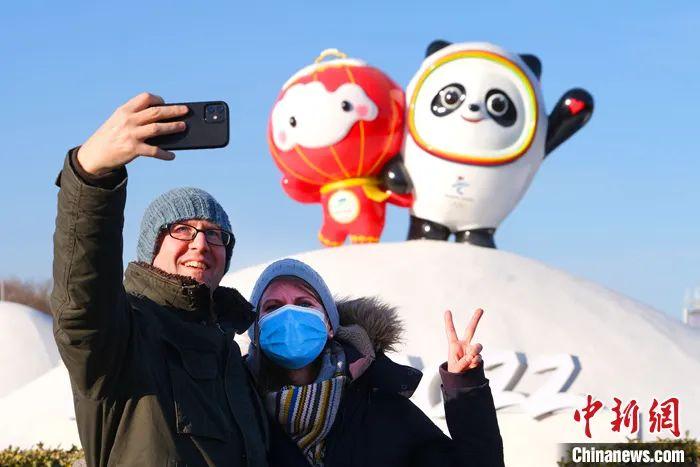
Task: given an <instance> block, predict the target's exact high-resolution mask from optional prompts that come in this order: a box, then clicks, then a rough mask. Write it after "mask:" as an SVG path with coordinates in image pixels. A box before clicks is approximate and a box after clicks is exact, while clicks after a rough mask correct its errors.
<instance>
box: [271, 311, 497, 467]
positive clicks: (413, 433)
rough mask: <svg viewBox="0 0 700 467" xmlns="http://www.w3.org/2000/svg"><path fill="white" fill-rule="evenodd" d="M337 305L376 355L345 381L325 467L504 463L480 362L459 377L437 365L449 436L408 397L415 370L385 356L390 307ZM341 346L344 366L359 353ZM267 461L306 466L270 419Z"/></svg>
mask: <svg viewBox="0 0 700 467" xmlns="http://www.w3.org/2000/svg"><path fill="white" fill-rule="evenodd" d="M338 308H339V312H340V320H341V326H345V325H349V324H354V325H359V326H360V327H363V328H364V329H365V330H366V331H367V334H368V335H369V337H370V339H371V341H372V342H373V344H374V345H375V350H376V355H375V358H374V361H373V362H372V363H371V364H370V366H369V367H368V369H367V370H366V371H365V372H364V373H363V374H362V375H361V376H360V377H358V378H356V379H355V380H353V381H352V382H351V383H349V384H348V385H346V387H345V390H344V392H343V396H342V400H341V406H340V409H339V412H338V415H337V416H336V419H335V422H334V424H333V426H332V428H331V431H330V432H329V434H328V437H327V438H326V453H325V457H324V465H325V467H373V466H376V467H393V466H396V467H398V466H401V467H419V466H420V467H423V466H424V467H439V466H499V467H500V466H503V444H502V441H501V436H500V431H499V428H498V421H497V419H496V410H495V408H494V404H493V398H492V396H491V389H490V388H489V384H488V380H487V379H486V378H485V376H484V371H483V367H482V366H480V367H478V368H476V369H474V370H470V371H468V372H466V373H463V374H459V375H455V374H450V373H448V372H447V371H446V368H445V365H443V366H442V367H441V368H440V374H441V377H442V381H443V390H442V394H443V397H444V401H445V414H446V418H447V425H448V427H449V430H450V434H451V437H452V438H451V439H450V437H448V436H446V435H445V434H444V433H443V432H442V431H441V430H440V429H439V428H438V427H437V426H436V425H435V424H434V423H433V422H432V421H431V420H430V419H429V418H428V417H427V416H426V415H425V414H424V413H423V412H422V411H421V410H420V409H419V408H418V407H416V406H415V405H414V404H413V403H412V402H411V401H410V400H409V399H408V397H407V396H410V394H412V392H413V391H414V390H415V388H416V387H417V385H418V383H419V382H420V378H421V376H422V375H421V373H420V372H419V371H418V370H416V369H414V368H411V367H408V366H403V365H399V364H397V363H395V362H393V361H391V360H390V359H389V358H388V357H387V356H386V355H385V354H384V351H385V350H389V349H390V348H391V347H392V346H393V345H394V344H395V343H396V338H398V336H399V330H397V329H396V324H397V320H396V315H395V312H394V310H393V309H391V308H389V307H386V306H385V305H382V304H381V303H379V302H378V301H376V300H367V299H358V300H352V301H347V302H339V303H338ZM358 309H359V310H358ZM387 313H388V314H387ZM340 335H341V334H338V335H337V336H338V337H339V336H340ZM341 342H342V341H341ZM342 344H343V347H344V350H345V353H346V356H347V359H348V363H349V364H352V363H353V362H355V361H358V360H359V359H361V358H363V355H362V354H361V353H360V352H359V351H358V350H357V349H356V348H355V347H353V346H352V345H349V344H348V343H347V342H342ZM268 459H269V462H270V465H271V466H275V467H283V466H284V467H302V466H305V467H308V465H309V464H308V462H307V461H306V459H305V458H304V456H303V455H302V453H301V451H300V449H299V448H298V447H297V445H296V443H294V441H293V440H292V439H291V438H290V437H289V436H288V435H287V434H286V433H285V432H284V431H283V430H282V428H281V427H280V425H279V424H277V423H275V422H274V421H272V420H271V421H270V454H269V457H268Z"/></svg>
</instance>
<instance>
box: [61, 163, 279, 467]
mask: <svg viewBox="0 0 700 467" xmlns="http://www.w3.org/2000/svg"><path fill="white" fill-rule="evenodd" d="M77 170H78V168H77V167H76V166H75V161H74V160H71V159H70V158H69V159H67V160H66V163H65V166H64V169H63V172H62V173H61V176H60V179H59V182H60V187H61V190H60V191H59V194H58V216H57V218H56V233H55V235H54V264H53V267H54V288H53V292H52V297H51V306H52V310H53V314H54V334H55V338H56V343H57V344H58V348H59V351H60V353H61V357H62V358H63V361H64V362H65V364H66V367H67V368H68V372H69V374H70V379H71V385H72V389H73V395H74V402H75V413H76V419H77V423H78V432H79V434H80V440H81V443H82V445H83V448H84V450H85V458H86V461H87V464H88V465H90V466H112V465H115V466H116V465H128V466H149V467H150V466H183V465H187V466H205V465H208V466H211V465H227V466H228V465H241V466H262V465H266V459H265V444H264V438H265V432H266V429H267V426H266V425H267V424H266V417H265V415H264V411H263V409H262V405H261V403H260V400H259V398H258V397H257V394H256V393H255V391H254V390H253V386H252V384H251V380H250V379H249V375H248V373H247V369H246V368H245V366H244V365H243V362H242V359H241V354H240V350H239V348H238V345H237V344H236V343H235V342H234V341H233V334H234V330H238V331H243V330H244V329H246V328H247V327H248V325H249V323H250V321H251V319H252V313H251V307H250V304H249V303H248V302H247V301H246V300H245V299H244V298H243V297H242V296H241V295H240V294H239V293H238V292H237V291H235V290H234V289H228V288H225V287H219V288H217V289H216V290H215V292H214V295H213V299H212V298H211V297H210V292H209V289H208V288H207V287H206V286H204V285H202V284H197V283H196V282H195V281H194V280H192V279H190V278H185V277H181V276H172V275H167V274H165V273H163V272H162V271H159V270H156V269H155V268H153V267H151V266H149V265H145V264H137V263H132V264H130V265H129V267H128V268H127V271H126V277H125V279H124V282H122V280H123V276H122V225H123V212H124V204H125V200H126V172H125V171H124V170H121V171H119V172H120V173H115V174H111V175H110V177H111V182H110V183H112V186H105V185H106V184H107V182H106V181H105V183H104V184H103V186H93V185H89V184H87V183H85V180H84V179H82V178H81V177H80V176H79V175H78V173H77ZM214 318H216V321H215V320H214Z"/></svg>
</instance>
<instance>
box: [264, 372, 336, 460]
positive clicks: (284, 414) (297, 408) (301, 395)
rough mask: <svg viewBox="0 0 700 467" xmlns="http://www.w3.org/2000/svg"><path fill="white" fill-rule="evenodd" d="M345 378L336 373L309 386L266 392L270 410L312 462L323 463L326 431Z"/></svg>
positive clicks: (267, 405)
mask: <svg viewBox="0 0 700 467" xmlns="http://www.w3.org/2000/svg"><path fill="white" fill-rule="evenodd" d="M346 379H347V378H346V377H345V376H343V375H342V374H339V373H336V375H335V376H333V377H332V378H330V379H326V380H324V381H318V382H315V383H311V384H308V385H306V386H284V387H283V388H282V389H280V390H279V391H277V392H270V393H268V394H267V397H266V409H267V411H268V413H269V414H270V416H272V417H274V419H275V420H276V421H277V422H278V423H279V424H280V425H281V426H282V428H283V429H284V431H286V432H287V434H288V435H289V436H290V437H291V438H292V439H293V440H294V442H296V443H297V445H298V446H299V448H300V449H301V451H302V452H303V453H304V456H305V457H306V459H307V460H308V461H309V463H310V464H311V465H313V466H322V465H323V456H324V451H325V439H326V435H327V434H328V432H329V431H330V429H331V427H332V426H333V421H334V420H335V416H336V414H337V413H338V407H339V406H340V397H341V395H342V392H343V387H344V385H345V381H346Z"/></svg>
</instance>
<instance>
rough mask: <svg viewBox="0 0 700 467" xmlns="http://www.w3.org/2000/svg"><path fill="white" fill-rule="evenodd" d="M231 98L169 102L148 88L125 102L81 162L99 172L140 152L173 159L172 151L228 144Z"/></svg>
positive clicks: (86, 147)
mask: <svg viewBox="0 0 700 467" xmlns="http://www.w3.org/2000/svg"><path fill="white" fill-rule="evenodd" d="M228 120H229V119H228V106H227V105H226V103H225V102H218V101H217V102H194V103H186V104H170V105H164V102H163V99H162V98H161V97H159V96H156V95H153V94H149V93H142V94H139V95H138V96H136V97H134V98H132V99H130V100H129V101H128V102H127V103H125V104H124V105H122V106H120V107H119V108H118V109H117V110H116V111H115V112H114V113H113V114H112V115H111V116H110V117H109V118H108V119H107V121H106V122H105V123H104V124H103V125H102V126H101V127H100V128H98V129H97V131H95V133H93V134H92V136H90V138H88V140H87V141H86V142H85V143H84V144H83V145H82V146H81V147H80V149H79V150H78V155H77V158H78V163H79V164H80V165H81V167H82V168H83V169H84V170H85V171H87V172H88V173H91V174H93V175H101V174H103V173H106V172H109V171H111V170H114V169H116V168H119V167H122V166H124V165H126V164H128V163H129V162H131V161H132V160H134V159H135V158H136V157H138V156H147V157H154V158H157V159H162V160H173V159H174V158H175V154H173V153H172V152H170V150H176V149H198V148H215V147H223V146H226V144H228V134H229V129H228V128H229V127H228Z"/></svg>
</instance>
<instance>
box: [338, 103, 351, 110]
mask: <svg viewBox="0 0 700 467" xmlns="http://www.w3.org/2000/svg"><path fill="white" fill-rule="evenodd" d="M340 107H341V108H342V109H343V111H344V112H350V111H351V110H352V104H351V103H350V102H348V101H343V102H341V103H340Z"/></svg>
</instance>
